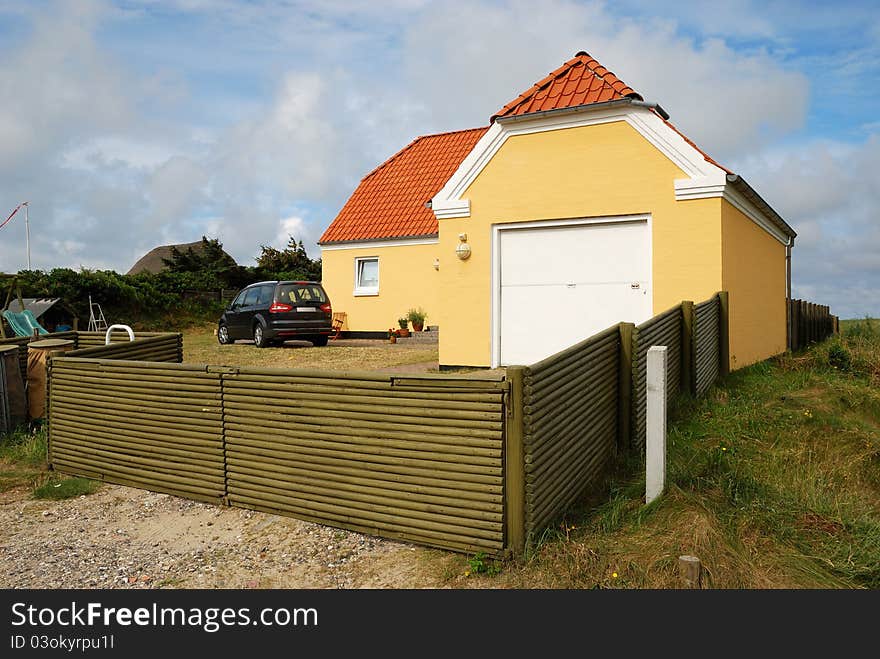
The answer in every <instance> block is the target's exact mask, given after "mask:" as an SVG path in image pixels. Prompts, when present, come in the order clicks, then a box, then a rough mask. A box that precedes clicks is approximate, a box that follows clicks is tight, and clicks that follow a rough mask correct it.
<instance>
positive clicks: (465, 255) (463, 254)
mask: <svg viewBox="0 0 880 659" xmlns="http://www.w3.org/2000/svg"><path fill="white" fill-rule="evenodd" d="M458 239H459V241H460V242H459V243H458V247H456V248H455V255H456V256H457V257H458V258H459V259H461V260H462V261H466V260H467V259H469V258H470V257H471V246H470V245H468V244H467V234H466V233H460V234H458Z"/></svg>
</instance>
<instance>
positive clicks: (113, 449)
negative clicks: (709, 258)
mask: <svg viewBox="0 0 880 659" xmlns="http://www.w3.org/2000/svg"><path fill="white" fill-rule="evenodd" d="M809 313H812V312H811V311H810V309H809V308H807V311H806V312H805V314H804V315H803V316H802V317H801V318H806V317H809V318H812V320H810V321H809V324H808V327H809V328H812V329H804V331H803V332H802V333H801V336H804V337H807V336H809V337H813V338H814V340H819V338H820V337H822V336H823V334H822V333H823V332H825V333H826V334H827V332H828V331H829V327H830V326H831V323H830V322H829V321H828V318H833V317H831V316H829V315H828V314H827V308H826V309H825V311H824V313H825V316H824V318H825V320H824V321H823V322H824V324H821V323H819V322H818V321H817V320H816V318H814V317H813V316H809ZM817 317H820V318H821V317H822V316H821V314H819V315H818V316H817ZM798 322H799V323H802V322H806V321H798ZM75 336H76V341H77V347H78V349H77V350H76V351H74V352H69V353H67V354H65V355H64V356H58V357H54V358H52V359H51V360H50V365H49V387H48V392H49V393H48V397H49V400H48V410H49V411H48V419H49V457H50V462H51V464H52V466H53V467H54V468H56V469H58V470H59V471H64V472H65V473H70V474H79V475H83V476H88V477H91V478H98V479H102V480H106V481H109V482H114V483H120V484H124V485H132V486H136V487H143V488H146V489H151V490H156V491H160V492H167V493H171V494H177V495H180V496H186V497H190V498H193V499H200V500H204V501H211V502H216V503H224V504H228V505H234V506H239V507H243V508H250V509H254V510H262V511H269V512H273V513H279V514H285V515H291V516H294V517H298V518H301V519H305V520H309V521H314V522H319V523H322V524H327V525H330V526H337V527H342V528H347V529H352V530H356V531H363V532H367V533H372V534H375V535H380V536H385V537H389V538H397V539H403V540H410V541H413V542H418V543H421V544H425V545H430V546H436V547H442V548H446V549H452V550H456V551H463V552H476V551H482V552H485V553H487V554H490V555H500V554H502V553H504V552H505V551H508V550H510V551H514V552H519V551H521V550H522V549H523V548H524V547H525V546H526V544H527V543H528V542H529V541H530V539H533V538H535V537H536V536H537V535H538V534H539V533H540V532H541V531H542V530H543V529H544V528H546V527H547V526H548V525H549V524H550V523H552V521H553V520H554V518H556V517H557V516H558V515H559V514H561V513H562V512H564V511H565V510H566V508H567V507H568V506H569V505H571V503H572V502H573V501H574V500H575V499H576V498H577V497H578V496H579V495H581V494H582V493H583V492H584V490H585V489H588V488H590V487H592V486H595V485H597V484H599V483H601V482H602V480H603V478H604V476H605V473H606V469H607V466H608V464H609V463H610V462H611V460H612V459H613V457H614V455H615V453H617V452H619V451H624V450H635V451H643V450H644V436H645V414H646V383H645V356H646V354H647V351H648V349H649V348H650V347H651V346H653V345H666V346H667V348H668V350H669V352H668V355H669V383H670V387H669V390H670V393H669V395H670V397H672V396H674V395H676V394H678V393H679V392H684V393H688V394H691V395H702V394H703V393H705V392H706V390H707V389H708V388H709V387H710V386H711V385H712V383H713V382H715V380H716V379H717V378H718V377H719V376H722V375H724V374H726V373H727V371H728V361H729V352H728V303H727V294H726V293H724V292H722V293H718V294H717V295H715V296H713V297H712V298H711V299H709V300H706V301H705V302H701V303H699V304H694V303H692V302H683V303H682V304H681V305H680V306H677V307H674V308H672V309H670V310H668V311H666V312H664V313H662V314H660V315H658V316H656V317H655V318H652V319H651V320H649V321H647V322H645V323H642V324H641V325H639V326H638V327H635V326H633V325H632V324H630V323H620V324H619V325H615V326H613V327H611V328H609V329H607V330H605V331H604V332H601V333H599V334H597V335H595V336H593V337H590V338H588V339H586V340H584V341H582V342H580V343H578V344H577V345H574V346H572V347H570V348H568V349H566V350H563V351H561V352H559V353H557V354H555V355H552V356H550V357H548V358H547V359H544V360H542V361H540V362H538V363H536V364H532V365H530V366H511V367H509V368H508V369H507V372H506V375H504V376H498V377H496V378H495V379H488V378H486V377H483V374H481V375H479V376H477V375H459V376H447V375H435V376H430V375H426V376H408V377H396V376H392V375H383V374H378V373H368V372H356V373H338V372H329V371H326V372H325V371H310V370H297V369H293V370H281V369H257V368H231V367H213V366H192V365H183V364H178V363H174V362H179V361H181V359H182V343H181V336H180V335H179V334H163V335H155V336H147V335H140V338H139V339H138V340H137V341H134V342H130V343H129V342H126V341H123V340H122V339H123V338H124V337H120V339H119V341H120V342H114V343H113V344H111V345H109V346H101V345H97V343H98V337H97V336H96V335H92V334H89V333H83V332H79V333H75ZM102 336H103V335H102ZM101 340H102V341H103V339H101Z"/></svg>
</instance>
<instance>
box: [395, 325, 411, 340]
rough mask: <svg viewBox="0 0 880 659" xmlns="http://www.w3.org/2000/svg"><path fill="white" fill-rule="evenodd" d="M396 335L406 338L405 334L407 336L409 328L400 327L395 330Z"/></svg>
mask: <svg viewBox="0 0 880 659" xmlns="http://www.w3.org/2000/svg"><path fill="white" fill-rule="evenodd" d="M397 336H399V337H401V338H406V337H407V336H409V329H408V328H406V327H402V328H400V329H399V330H397Z"/></svg>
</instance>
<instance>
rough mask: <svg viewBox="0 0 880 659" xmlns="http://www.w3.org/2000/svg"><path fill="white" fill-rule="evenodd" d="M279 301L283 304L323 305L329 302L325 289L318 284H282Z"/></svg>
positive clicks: (278, 296) (279, 288) (279, 290)
mask: <svg viewBox="0 0 880 659" xmlns="http://www.w3.org/2000/svg"><path fill="white" fill-rule="evenodd" d="M277 301H278V302H281V303H282V304H294V305H296V304H323V303H324V302H326V301H327V296H326V295H324V289H323V288H321V287H320V286H317V285H316V284H281V285H280V286H279V287H278V295H277Z"/></svg>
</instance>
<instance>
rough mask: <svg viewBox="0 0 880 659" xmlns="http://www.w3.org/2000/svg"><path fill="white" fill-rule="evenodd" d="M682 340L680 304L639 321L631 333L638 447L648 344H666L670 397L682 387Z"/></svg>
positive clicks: (642, 423)
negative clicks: (641, 321) (640, 322)
mask: <svg viewBox="0 0 880 659" xmlns="http://www.w3.org/2000/svg"><path fill="white" fill-rule="evenodd" d="M681 343H682V305H679V306H676V307H673V308H672V309H669V310H668V311H666V312H664V313H661V314H660V315H658V316H654V317H653V318H651V319H650V320H648V321H646V322H644V323H642V324H641V325H638V326H637V327H635V328H634V329H633V333H632V345H633V347H632V388H633V403H632V408H633V409H632V411H633V422H632V433H633V437H632V443H633V445H634V446H636V447H637V448H639V449H644V448H645V434H646V412H647V407H648V395H647V390H648V377H647V363H648V348H650V347H651V346H657V345H661V346H667V348H668V353H667V355H668V365H669V366H668V368H669V372H668V383H669V384H668V389H667V391H668V392H669V398H670V400H671V399H672V398H674V397H675V396H676V395H677V394H678V391H679V389H680V387H681V371H682V369H681V355H682V350H681Z"/></svg>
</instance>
